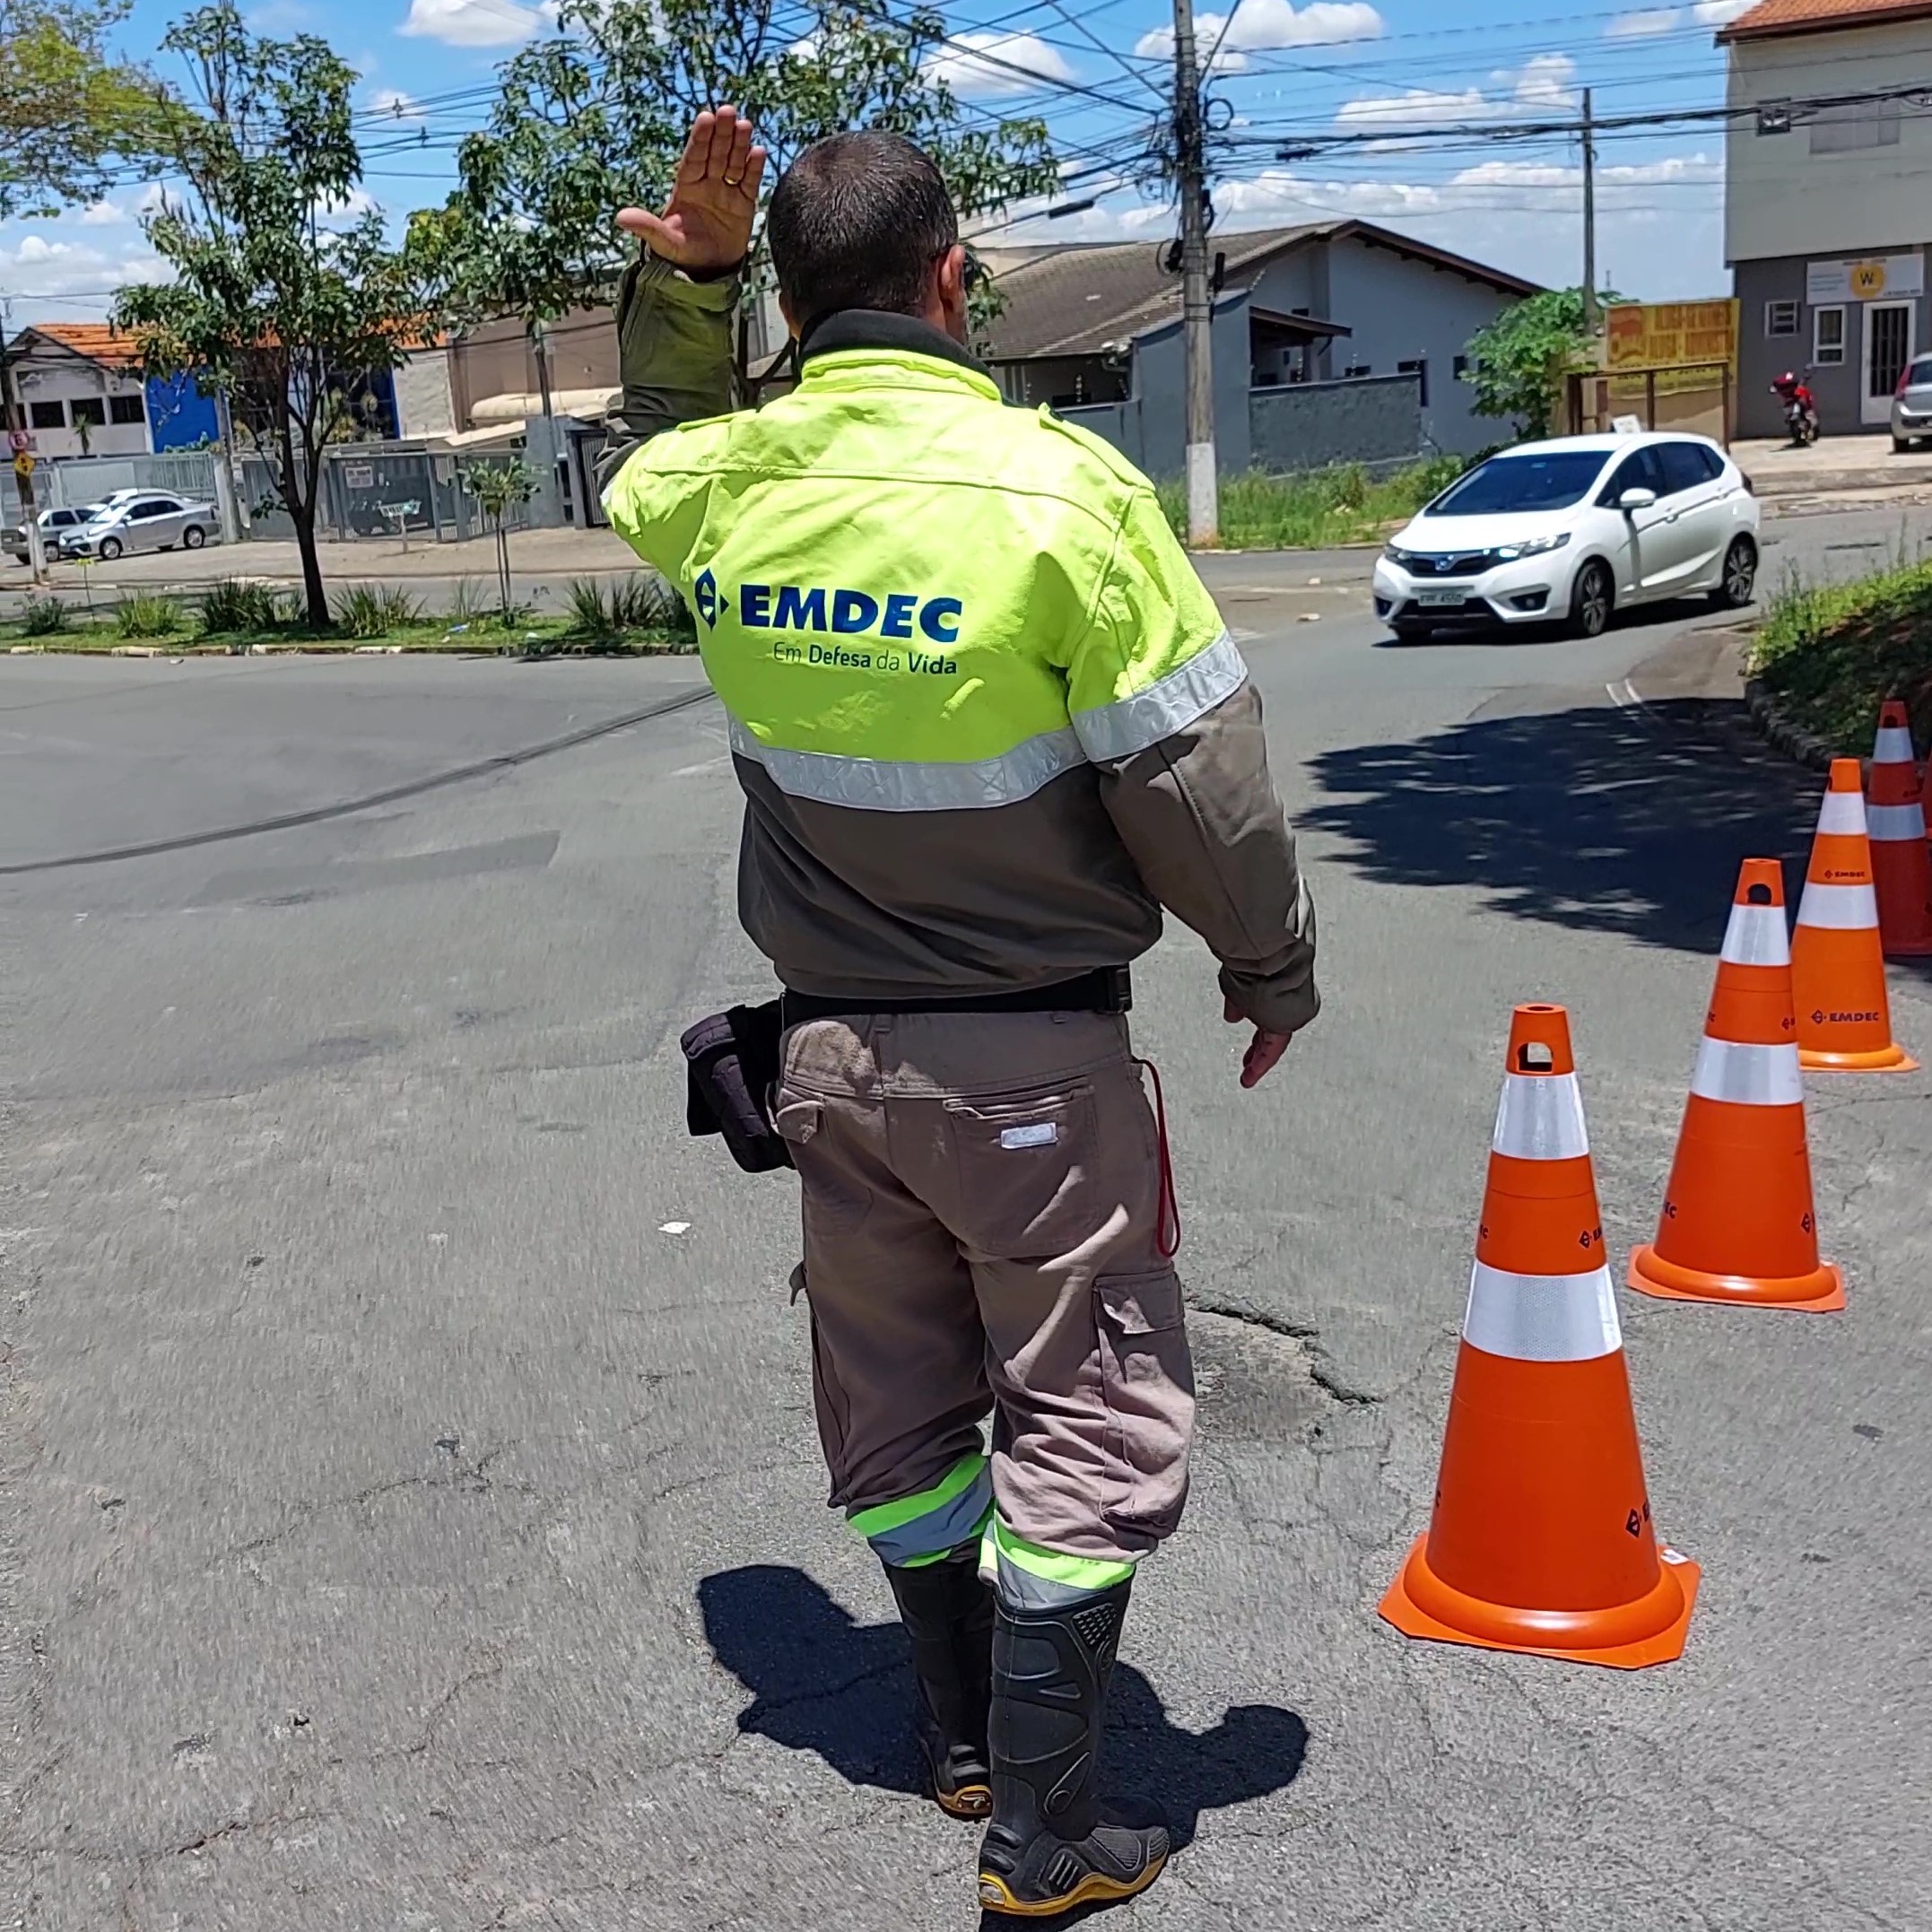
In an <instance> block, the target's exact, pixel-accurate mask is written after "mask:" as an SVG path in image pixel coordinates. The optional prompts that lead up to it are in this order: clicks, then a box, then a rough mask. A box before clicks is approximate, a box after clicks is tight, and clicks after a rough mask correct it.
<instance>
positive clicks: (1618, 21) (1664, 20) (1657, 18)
mask: <svg viewBox="0 0 1932 1932" xmlns="http://www.w3.org/2000/svg"><path fill="white" fill-rule="evenodd" d="M1683 18H1684V14H1683V12H1682V10H1681V9H1679V8H1677V7H1674V6H1653V7H1645V8H1642V9H1641V10H1640V11H1639V12H1638V13H1619V14H1618V15H1617V17H1616V18H1615V19H1614V21H1612V22H1610V24H1609V25H1608V26H1607V27H1606V28H1605V29H1604V39H1606V40H1648V39H1651V38H1652V37H1653V36H1655V35H1657V34H1660V33H1669V32H1671V31H1673V30H1675V27H1676V25H1677V23H1678V22H1680V21H1681V20H1682V19H1683Z"/></svg>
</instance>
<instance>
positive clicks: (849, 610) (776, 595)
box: [692, 570, 965, 675]
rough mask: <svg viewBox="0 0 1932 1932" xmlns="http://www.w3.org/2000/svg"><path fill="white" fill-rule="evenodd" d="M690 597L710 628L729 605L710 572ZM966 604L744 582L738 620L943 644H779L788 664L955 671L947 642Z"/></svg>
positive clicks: (759, 627)
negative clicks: (904, 647) (931, 647)
mask: <svg viewBox="0 0 1932 1932" xmlns="http://www.w3.org/2000/svg"><path fill="white" fill-rule="evenodd" d="M692 602H693V603H694V604H695V605H696V606H697V612H698V615H699V616H700V617H701V619H702V620H703V622H704V623H705V625H706V627H707V628H710V627H712V626H714V625H715V624H716V623H717V622H718V619H719V618H720V617H723V616H726V615H727V614H729V613H730V610H731V599H730V598H729V596H727V594H726V593H725V592H724V591H723V590H721V589H719V587H718V579H716V578H715V577H714V576H713V575H712V574H711V572H710V571H709V570H701V571H700V572H699V574H698V577H697V579H696V580H695V581H694V582H693V583H692ZM964 609H965V605H964V604H963V603H962V600H961V599H960V598H958V597H920V596H916V595H914V594H913V593H911V592H909V591H893V592H892V593H890V594H889V595H887V596H884V597H883V598H882V597H875V596H872V595H871V594H870V593H869V592H867V591H864V590H839V589H827V588H826V587H824V586H823V585H813V586H811V587H805V586H802V585H798V584H740V585H739V586H738V622H739V624H740V625H741V627H742V628H744V630H746V631H816V632H818V633H820V634H821V635H824V634H828V633H829V634H830V635H831V636H834V637H841V638H868V639H869V638H877V639H879V640H881V642H882V643H883V642H886V641H887V640H892V641H903V642H905V643H907V644H911V643H913V642H914V640H916V639H923V640H927V642H930V643H933V644H936V645H939V646H941V647H942V649H941V651H940V652H938V653H934V652H930V651H926V650H919V649H911V650H908V651H907V652H906V654H905V657H900V655H899V654H898V653H897V652H896V651H892V650H890V649H881V650H877V651H872V650H867V649H865V648H853V647H849V646H845V645H824V644H816V643H814V644H806V645H804V646H800V645H796V644H788V643H782V642H778V641H774V642H773V644H772V648H771V654H772V656H773V657H777V658H778V659H779V660H780V661H781V662H783V663H788V664H825V665H838V666H843V667H845V668H847V669H851V670H861V671H866V670H873V669H878V670H887V671H897V670H906V669H910V670H914V671H928V672H935V673H938V674H955V675H956V674H957V673H958V671H959V663H958V660H957V659H955V658H953V657H947V656H945V655H944V648H943V647H944V646H946V645H948V644H952V643H954V642H956V641H957V640H958V638H959V633H960V617H961V614H962V612H963V610H964Z"/></svg>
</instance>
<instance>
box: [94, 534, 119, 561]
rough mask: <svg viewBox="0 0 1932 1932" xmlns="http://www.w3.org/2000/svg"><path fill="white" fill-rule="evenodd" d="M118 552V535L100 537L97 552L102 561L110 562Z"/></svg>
mask: <svg viewBox="0 0 1932 1932" xmlns="http://www.w3.org/2000/svg"><path fill="white" fill-rule="evenodd" d="M120 553H121V540H120V538H119V537H117V536H104V537H102V538H101V539H100V549H99V553H98V554H99V555H100V561H102V562H103V563H112V562H113V561H114V560H115V559H116V558H117V556H119V555H120Z"/></svg>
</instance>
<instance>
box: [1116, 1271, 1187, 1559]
mask: <svg viewBox="0 0 1932 1932" xmlns="http://www.w3.org/2000/svg"><path fill="white" fill-rule="evenodd" d="M1093 1300H1094V1314H1095V1322H1096V1326H1097V1327H1098V1328H1099V1330H1100V1348H1101V1393H1102V1395H1103V1396H1104V1397H1105V1399H1106V1403H1107V1434H1106V1445H1105V1456H1106V1469H1105V1473H1104V1475H1103V1478H1102V1482H1101V1515H1102V1516H1103V1517H1104V1518H1105V1519H1106V1520H1107V1521H1108V1522H1109V1523H1110V1525H1111V1526H1112V1527H1114V1528H1116V1529H1120V1530H1127V1531H1129V1532H1133V1533H1137V1534H1139V1535H1143V1536H1151V1537H1160V1536H1167V1535H1168V1534H1170V1532H1171V1531H1172V1529H1173V1528H1174V1526H1175V1525H1176V1524H1177V1523H1179V1520H1180V1511H1181V1506H1182V1504H1184V1503H1185V1502H1186V1501H1187V1500H1188V1442H1189V1440H1191V1439H1192V1437H1193V1434H1194V1363H1193V1360H1192V1358H1191V1357H1190V1356H1189V1354H1188V1331H1187V1329H1186V1327H1184V1326H1183V1322H1182V1311H1181V1299H1180V1282H1179V1277H1178V1276H1177V1275H1175V1273H1174V1271H1173V1270H1172V1269H1171V1268H1162V1269H1159V1270H1156V1271H1154V1272H1153V1273H1150V1274H1144V1275H1104V1276H1102V1277H1101V1279H1100V1280H1099V1281H1097V1282H1095V1283H1094V1284H1093Z"/></svg>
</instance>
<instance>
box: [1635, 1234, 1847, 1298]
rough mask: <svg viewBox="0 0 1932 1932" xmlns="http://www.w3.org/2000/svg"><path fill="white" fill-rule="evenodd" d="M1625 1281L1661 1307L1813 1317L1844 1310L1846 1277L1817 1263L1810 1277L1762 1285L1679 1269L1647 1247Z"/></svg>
mask: <svg viewBox="0 0 1932 1932" xmlns="http://www.w3.org/2000/svg"><path fill="white" fill-rule="evenodd" d="M1624 1279H1625V1280H1626V1281H1627V1282H1628V1283H1629V1284H1630V1285H1631V1286H1632V1288H1634V1289H1635V1290H1636V1291H1637V1292H1638V1293H1639V1294H1647V1295H1654V1296H1655V1297H1656V1298H1657V1299H1658V1301H1727V1302H1730V1303H1732V1304H1734V1305H1735V1306H1736V1307H1739V1308H1780V1309H1797V1310H1802V1311H1804V1312H1806V1313H1807V1314H1814V1315H1824V1314H1829V1313H1830V1312H1831V1311H1832V1310H1834V1309H1841V1308H1843V1307H1844V1305H1845V1277H1844V1275H1843V1273H1842V1272H1841V1270H1840V1269H1838V1268H1837V1267H1834V1266H1832V1263H1831V1262H1829V1261H1821V1262H1820V1263H1819V1264H1818V1266H1816V1267H1815V1268H1814V1269H1813V1270H1812V1271H1811V1273H1810V1274H1809V1275H1790V1276H1788V1277H1787V1278H1786V1279H1783V1280H1763V1279H1761V1278H1759V1277H1757V1276H1755V1275H1711V1274H1708V1273H1706V1272H1705V1270H1703V1269H1702V1268H1686V1267H1680V1266H1677V1264H1676V1263H1675V1262H1674V1261H1667V1260H1665V1259H1664V1258H1663V1256H1661V1255H1660V1254H1658V1251H1657V1249H1654V1248H1652V1247H1651V1246H1650V1245H1649V1242H1646V1243H1645V1244H1644V1245H1643V1246H1642V1247H1641V1248H1640V1249H1637V1250H1636V1252H1635V1253H1634V1254H1632V1256H1631V1258H1630V1273H1629V1274H1628V1275H1626V1276H1625V1277H1624Z"/></svg>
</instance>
